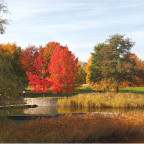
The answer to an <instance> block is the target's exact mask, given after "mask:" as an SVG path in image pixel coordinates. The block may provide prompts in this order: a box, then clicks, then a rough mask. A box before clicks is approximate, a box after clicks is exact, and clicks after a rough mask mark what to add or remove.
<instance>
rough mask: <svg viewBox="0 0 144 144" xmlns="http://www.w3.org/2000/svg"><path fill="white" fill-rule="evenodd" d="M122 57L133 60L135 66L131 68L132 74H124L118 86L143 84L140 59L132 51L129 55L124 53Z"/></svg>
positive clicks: (143, 68) (142, 67) (143, 78)
mask: <svg viewBox="0 0 144 144" xmlns="http://www.w3.org/2000/svg"><path fill="white" fill-rule="evenodd" d="M123 59H130V60H131V61H132V60H133V61H134V63H135V66H134V69H133V75H132V73H131V75H127V78H126V76H125V78H126V79H125V81H123V83H121V85H120V87H136V86H144V63H143V62H142V60H140V59H139V58H138V57H137V56H136V54H134V53H132V54H131V55H124V56H123ZM131 77H132V78H131Z"/></svg>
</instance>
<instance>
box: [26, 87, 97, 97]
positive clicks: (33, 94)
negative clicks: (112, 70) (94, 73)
mask: <svg viewBox="0 0 144 144" xmlns="http://www.w3.org/2000/svg"><path fill="white" fill-rule="evenodd" d="M30 90H32V88H31V87H28V88H26V97H33V98H34V97H43V94H42V93H39V92H31V91H30ZM94 92H96V91H95V90H92V89H90V88H87V87H84V86H82V87H80V88H78V89H77V90H76V91H74V92H72V93H71V94H52V93H45V97H66V96H67V97H69V96H73V95H77V94H84V93H94Z"/></svg>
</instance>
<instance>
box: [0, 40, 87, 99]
mask: <svg viewBox="0 0 144 144" xmlns="http://www.w3.org/2000/svg"><path fill="white" fill-rule="evenodd" d="M82 65H83V63H82V62H80V61H78V58H76V56H75V55H74V54H73V53H72V52H71V51H70V50H69V49H68V47H67V46H61V45H60V43H57V42H49V43H48V44H47V45H46V46H44V47H42V46H40V47H38V48H37V47H35V46H29V47H27V48H26V49H21V47H18V46H17V45H16V44H9V43H8V44H0V68H1V69H0V94H1V98H3V99H4V98H9V97H10V98H12V97H13V96H14V97H15V96H17V95H19V92H21V91H23V90H25V88H26V87H27V86H31V87H32V88H33V90H34V91H40V92H42V93H43V94H44V93H45V92H48V91H50V92H52V93H53V94H57V93H70V92H72V91H74V90H75V89H76V88H77V87H78V86H80V85H81V84H82V83H85V71H84V69H83V67H82Z"/></svg>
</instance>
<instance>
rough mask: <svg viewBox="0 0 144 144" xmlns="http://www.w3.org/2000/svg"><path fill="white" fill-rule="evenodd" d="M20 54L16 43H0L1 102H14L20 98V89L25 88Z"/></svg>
mask: <svg viewBox="0 0 144 144" xmlns="http://www.w3.org/2000/svg"><path fill="white" fill-rule="evenodd" d="M20 54H21V49H20V48H19V47H17V46H16V45H10V44H7V45H0V99H1V104H4V103H5V102H9V103H10V102H12V103H13V102H14V101H15V102H16V100H19V99H20V95H21V94H20V91H22V90H23V89H24V88H25V81H24V76H25V75H26V74H25V72H24V71H23V70H22V67H21V66H22V65H21V63H20V60H19V56H20ZM21 93H22V92H21ZM17 102H18V101H17ZM17 102H16V103H17Z"/></svg>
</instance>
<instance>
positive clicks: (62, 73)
mask: <svg viewBox="0 0 144 144" xmlns="http://www.w3.org/2000/svg"><path fill="white" fill-rule="evenodd" d="M78 70H79V66H78V59H77V58H76V57H75V55H74V54H73V53H72V52H71V51H69V50H68V47H67V46H66V47H65V48H62V47H61V46H60V45H57V46H56V48H55V49H54V52H53V54H52V56H51V59H50V64H49V72H50V74H51V75H50V80H51V82H52V92H53V94H57V93H61V94H62V93H68V92H72V91H74V90H75V88H76V87H77V82H76V81H77V79H76V78H77V76H76V74H77V72H78Z"/></svg>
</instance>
